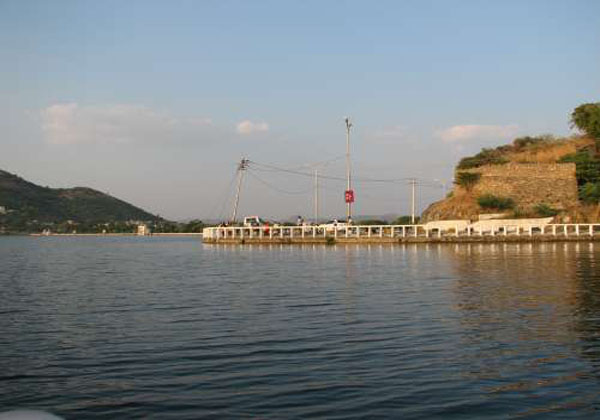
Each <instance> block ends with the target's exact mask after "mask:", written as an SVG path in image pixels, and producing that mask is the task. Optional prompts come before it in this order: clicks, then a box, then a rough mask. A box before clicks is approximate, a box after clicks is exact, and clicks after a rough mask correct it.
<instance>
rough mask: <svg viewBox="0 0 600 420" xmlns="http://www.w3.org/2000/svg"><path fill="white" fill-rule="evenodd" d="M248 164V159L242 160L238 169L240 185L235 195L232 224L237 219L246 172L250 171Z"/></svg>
mask: <svg viewBox="0 0 600 420" xmlns="http://www.w3.org/2000/svg"><path fill="white" fill-rule="evenodd" d="M248 163H250V161H249V160H248V159H246V158H242V160H241V161H240V163H239V164H238V167H237V172H238V184H237V192H236V193H235V204H234V205H233V215H232V216H231V223H232V224H233V223H235V219H236V217H237V211H238V205H239V204H240V191H241V190H242V180H243V179H244V172H246V169H248Z"/></svg>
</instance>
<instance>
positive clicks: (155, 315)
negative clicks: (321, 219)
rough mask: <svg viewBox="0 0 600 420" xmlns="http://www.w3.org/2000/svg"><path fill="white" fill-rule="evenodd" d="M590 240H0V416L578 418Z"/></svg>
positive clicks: (593, 284)
mask: <svg viewBox="0 0 600 420" xmlns="http://www.w3.org/2000/svg"><path fill="white" fill-rule="evenodd" d="M598 256H600V244H598V245H594V244H588V243H576V244H574V243H568V244H567V243H564V244H563V243H547V244H473V245H468V244H458V245H449V244H445V245H442V244H440V245H424V244H418V245H407V246H389V245H387V246H386V245H384V246H379V245H361V246H354V245H351V246H330V247H327V246H278V245H277V246H256V245H254V246H248V245H246V246H220V245H219V246H215V245H202V244H201V243H200V242H199V240H198V239H193V238H185V239H179V238H156V237H153V238H133V237H129V238H127V237H122V238H102V237H98V238H89V237H88V238H69V237H66V238H64V237H63V238H59V237H48V238H26V237H4V238H0V303H1V306H0V411H1V410H7V409H14V408H17V407H28V408H35V409H43V410H47V411H50V412H53V413H55V414H58V415H61V416H64V417H65V418H67V419H68V418H85V419H93V418H161V419H163V418H173V419H183V418H190V419H192V418H200V417H209V418H240V417H241V418H245V417H248V418H328V419H330V418H373V417H387V418H392V417H393V418H435V417H438V418H451V417H461V418H462V417H482V416H486V417H496V418H506V417H511V416H524V417H528V416H531V417H539V418H548V417H555V418H564V417H566V416H570V417H579V418H589V417H594V416H597V415H598V414H597V413H598V411H597V410H598V409H599V408H600V397H599V391H600V382H599V381H600V345H599V340H600V267H599V266H598V265H597V264H596V261H597V257H598Z"/></svg>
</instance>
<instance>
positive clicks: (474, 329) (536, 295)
mask: <svg viewBox="0 0 600 420" xmlns="http://www.w3.org/2000/svg"><path fill="white" fill-rule="evenodd" d="M597 252H598V249H597V248H595V246H594V245H593V244H579V243H576V244H572V243H542V244H533V243H529V244H492V245H485V244H470V245H456V246H454V249H453V252H452V254H453V255H452V256H449V258H448V260H449V261H451V264H452V267H453V269H454V270H455V271H456V275H455V277H456V280H455V282H454V283H455V284H454V288H453V295H452V296H453V300H454V308H455V309H456V312H457V314H458V317H459V322H460V324H461V326H462V338H461V340H462V343H463V346H464V349H465V356H466V357H467V358H468V360H469V361H468V365H469V367H470V368H469V369H468V370H465V371H464V372H463V374H464V375H465V378H466V379H470V380H473V381H477V382H478V383H480V384H483V386H484V389H485V390H486V392H489V393H499V394H503V396H504V397H508V396H510V395H513V394H514V393H518V394H520V395H529V396H531V397H535V395H538V394H539V393H540V392H552V390H553V389H555V388H557V387H560V386H562V385H567V386H568V387H571V389H572V392H566V393H565V392H563V393H562V395H560V396H559V397H557V401H556V402H555V403H554V404H553V405H551V406H550V405H543V407H542V408H540V407H537V408H536V407H534V408H531V407H527V406H524V407H523V410H522V413H523V414H533V413H537V412H549V411H557V410H564V409H567V408H569V407H571V408H573V405H586V404H587V402H585V401H583V400H582V399H581V398H582V395H587V394H586V393H584V394H581V389H580V388H581V387H579V386H577V385H576V384H579V383H580V379H581V377H585V376H586V375H588V374H589V368H588V367H587V366H585V364H584V363H582V361H581V360H580V359H578V354H583V355H584V357H585V358H586V359H588V360H589V361H591V362H592V363H593V365H594V366H598V360H599V359H598V356H599V355H600V354H599V352H598V345H597V343H598V339H599V338H598V337H599V336H600V334H599V333H600V299H599V296H600V294H599V292H600V282H599V281H598V270H597V269H596V265H595V256H596V254H597ZM573 314H576V316H575V317H574V316H573ZM578 339H580V340H582V341H583V343H584V344H582V343H581V342H580V341H579V340H578ZM563 359H572V360H563ZM565 366H570V367H571V368H570V369H565ZM573 367H578V369H573ZM523 372H528V375H527V376H526V377H524V376H523ZM588 392H589V391H588ZM578 393H579V395H578ZM594 396H596V395H595V394H594ZM588 397H590V395H588ZM550 408H551V409H550ZM540 410H541V411H540Z"/></svg>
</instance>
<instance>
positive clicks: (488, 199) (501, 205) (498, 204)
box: [477, 194, 515, 210]
mask: <svg viewBox="0 0 600 420" xmlns="http://www.w3.org/2000/svg"><path fill="white" fill-rule="evenodd" d="M477 204H479V206H480V207H482V208H484V209H496V210H508V209H512V208H514V207H515V202H514V200H513V199H512V198H510V197H498V196H495V195H493V194H484V195H482V196H480V197H479V198H478V199H477Z"/></svg>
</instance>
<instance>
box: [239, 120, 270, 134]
mask: <svg viewBox="0 0 600 420" xmlns="http://www.w3.org/2000/svg"><path fill="white" fill-rule="evenodd" d="M265 131H269V124H267V123H266V122H252V121H250V120H244V121H240V122H239V123H238V124H237V132H238V133H239V134H252V133H260V132H265Z"/></svg>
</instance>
